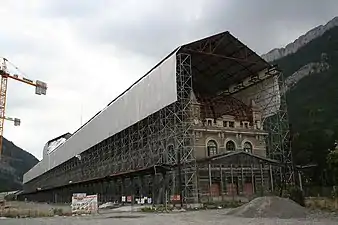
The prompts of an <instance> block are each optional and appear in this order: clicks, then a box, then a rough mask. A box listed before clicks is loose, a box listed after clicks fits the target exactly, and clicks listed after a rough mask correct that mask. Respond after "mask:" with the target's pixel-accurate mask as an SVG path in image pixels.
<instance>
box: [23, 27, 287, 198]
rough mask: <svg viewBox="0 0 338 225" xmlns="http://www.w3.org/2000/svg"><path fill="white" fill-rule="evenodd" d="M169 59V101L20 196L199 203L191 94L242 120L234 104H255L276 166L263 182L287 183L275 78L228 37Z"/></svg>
mask: <svg viewBox="0 0 338 225" xmlns="http://www.w3.org/2000/svg"><path fill="white" fill-rule="evenodd" d="M225 49H228V50H226V51H225ZM173 54H176V67H177V68H176V84H177V85H176V86H177V101H176V102H174V103H173V104H170V105H168V106H166V107H164V108H162V109H161V110H159V111H157V112H156V113H154V114H151V115H150V116H148V117H147V118H145V119H143V120H141V121H139V122H137V123H135V124H134V125H132V126H130V127H128V128H126V129H124V130H122V131H121V132H119V133H117V134H115V135H112V136H111V137H109V138H107V139H105V140H103V141H101V142H100V143H98V144H97V145H95V146H93V147H91V148H89V149H87V150H86V151H84V152H82V153H81V154H80V155H77V156H75V157H73V158H71V159H69V160H68V161H66V162H65V163H63V164H61V165H59V166H57V167H55V168H53V169H51V170H49V171H46V172H45V173H43V174H42V175H41V176H39V177H37V178H34V179H32V180H31V181H29V182H27V183H26V184H25V185H24V194H23V195H22V196H23V197H25V198H26V197H27V198H31V199H35V200H37V199H39V200H44V201H46V199H48V200H49V201H70V197H71V194H72V193H74V192H87V193H99V194H100V195H99V196H100V198H99V201H101V202H103V201H112V200H116V201H118V200H119V199H121V196H133V197H135V196H138V197H141V196H148V197H149V196H151V198H152V199H153V202H154V203H163V202H164V201H166V199H168V197H169V198H172V196H179V198H176V200H177V199H178V201H179V202H180V204H181V205H183V204H187V203H190V202H198V201H200V194H201V187H200V186H199V179H200V177H199V172H200V170H201V168H203V166H201V164H198V163H197V160H196V158H195V154H194V147H195V143H194V141H195V133H194V126H193V110H192V109H193V102H192V98H191V96H192V94H193V93H195V94H198V95H199V96H203V95H209V96H210V95H213V96H215V97H216V96H231V97H233V99H234V100H233V101H228V102H229V104H231V102H233V103H234V106H233V107H235V108H236V109H235V110H232V111H231V112H232V113H234V112H237V111H238V112H239V111H240V113H242V111H241V110H238V107H239V106H241V105H242V104H239V103H238V102H239V101H241V102H243V104H245V105H250V103H249V102H248V99H250V100H256V104H257V105H258V107H260V109H261V110H262V111H263V118H262V123H263V127H264V130H265V131H266V132H268V133H269V135H268V137H267V139H266V144H267V158H269V159H273V160H276V161H278V162H279V163H280V164H281V165H282V166H273V167H269V166H268V167H267V168H268V169H267V170H264V171H271V176H270V175H269V176H268V177H274V179H276V181H275V182H274V185H275V188H277V186H281V187H282V185H283V184H285V183H287V182H292V180H293V165H292V155H291V149H290V144H289V139H288V138H289V130H288V117H287V108H286V100H285V96H284V92H283V91H280V87H283V85H282V84H283V82H284V81H283V77H282V73H281V72H280V71H278V70H277V69H276V68H275V67H271V66H270V65H269V64H268V63H267V62H265V61H264V60H263V59H261V58H260V57H259V56H257V55H256V54H255V53H254V52H252V51H251V50H250V49H248V48H247V47H246V46H245V45H243V44H242V43H241V42H239V41H238V40H237V39H236V38H234V37H233V36H231V35H230V33H229V32H224V33H221V34H217V35H214V36H212V37H208V38H205V39H202V40H199V41H196V42H193V43H190V44H187V45H184V46H181V48H180V49H179V50H178V51H175V53H173ZM262 71H263V72H262ZM258 72H262V73H261V74H258ZM216 75H217V76H216ZM213 76H214V78H212V77H213ZM267 81H269V82H270V83H269V85H268V86H267V85H266V82H267ZM250 90H251V91H250ZM252 90H254V91H252ZM246 92H250V94H248V93H246ZM241 107H242V106H241ZM228 108H231V106H230V107H228ZM244 108H245V107H244ZM112 119H115V118H112ZM116 119H118V118H116ZM93 132H95V131H93ZM251 164H252V163H250V165H251ZM283 165H284V166H283ZM216 166H217V167H219V166H220V165H219V162H218V164H216ZM199 167H201V168H199ZM221 168H225V166H224V165H223V166H221ZM221 170H222V169H221ZM251 171H252V170H251ZM220 174H222V173H220Z"/></svg>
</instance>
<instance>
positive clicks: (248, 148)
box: [243, 142, 252, 153]
mask: <svg viewBox="0 0 338 225" xmlns="http://www.w3.org/2000/svg"><path fill="white" fill-rule="evenodd" d="M243 150H244V151H245V152H248V153H252V145H251V143H250V142H245V143H244V146H243Z"/></svg>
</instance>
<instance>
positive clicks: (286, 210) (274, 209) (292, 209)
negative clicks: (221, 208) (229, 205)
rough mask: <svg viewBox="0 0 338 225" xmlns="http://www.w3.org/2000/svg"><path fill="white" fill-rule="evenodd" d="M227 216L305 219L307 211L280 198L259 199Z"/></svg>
mask: <svg viewBox="0 0 338 225" xmlns="http://www.w3.org/2000/svg"><path fill="white" fill-rule="evenodd" d="M227 215H232V216H238V217H246V218H257V217H261V218H281V219H289V218H305V217H306V215H307V210H306V209H305V208H304V207H302V206H300V205H298V204H297V203H296V202H294V201H292V200H290V199H287V198H280V197H276V196H273V197H259V198H255V199H253V200H252V201H250V202H249V203H247V204H245V205H242V206H240V207H238V208H235V209H233V210H231V211H229V212H228V213H227Z"/></svg>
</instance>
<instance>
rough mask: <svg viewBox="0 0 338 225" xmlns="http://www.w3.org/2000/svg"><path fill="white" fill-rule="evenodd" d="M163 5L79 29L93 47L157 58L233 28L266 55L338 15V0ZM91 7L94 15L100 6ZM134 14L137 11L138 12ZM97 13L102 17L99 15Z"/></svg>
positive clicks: (234, 0) (236, 0) (222, 0)
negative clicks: (285, 39) (197, 10)
mask: <svg viewBox="0 0 338 225" xmlns="http://www.w3.org/2000/svg"><path fill="white" fill-rule="evenodd" d="M159 2H160V3H158V2H157V4H161V8H160V9H159V10H154V11H150V12H148V13H146V14H141V15H139V17H137V19H136V20H130V19H129V18H128V15H125V17H121V18H119V19H118V20H111V19H107V20H105V18H101V19H98V20H96V21H95V20H94V21H90V22H88V23H86V24H84V25H83V26H81V27H79V29H80V31H81V34H82V35H83V36H85V37H86V38H88V39H89V40H90V41H92V42H94V43H97V44H98V43H101V44H102V43H104V44H112V45H115V46H119V47H121V48H124V49H127V50H129V51H133V52H137V53H141V54H144V55H148V56H149V55H151V56H155V57H160V56H164V54H166V53H168V52H170V51H171V50H173V49H174V48H175V47H177V46H178V45H180V44H183V43H185V42H187V41H191V40H194V39H197V38H200V37H203V36H207V35H210V34H213V33H217V32H221V31H225V30H229V31H230V32H231V33H233V34H234V35H235V36H237V37H239V38H240V39H241V40H243V41H244V42H246V43H247V44H248V45H249V46H250V47H252V48H253V49H254V50H256V51H258V52H259V53H265V52H267V51H269V50H270V49H271V48H274V47H276V46H279V45H280V43H279V42H280V36H281V35H283V36H285V35H287V36H290V38H296V36H295V34H294V33H292V32H294V31H295V30H296V31H297V30H300V31H301V32H303V31H304V32H305V31H306V30H308V29H311V28H312V27H314V26H317V25H320V24H322V23H325V22H327V21H328V20H330V19H331V18H333V17H334V16H335V15H338V2H337V1H336V0H327V1H325V4H324V3H323V1H317V0H298V1H293V0H284V1H272V0H255V1H247V0H228V1H225V0H209V1H204V2H201V1H200V2H196V1H193V0H191V1H182V2H179V1H170V2H169V1H159ZM196 4H202V6H201V7H202V11H201V17H200V18H199V19H198V20H192V21H187V20H184V18H185V16H186V15H189V14H193V10H194V9H192V8H191V7H190V6H194V5H196ZM85 5H86V4H85ZM99 5H100V4H99ZM82 7H83V6H82ZM91 7H93V11H95V8H98V7H95V6H91ZM138 7H142V6H138ZM80 8H81V7H80ZM74 10H75V11H77V10H79V9H74ZM130 10H132V9H130ZM133 10H136V13H137V9H135V8H133ZM82 12H85V11H83V10H82ZM97 12H98V14H97V16H98V18H100V12H99V11H97ZM112 13H114V12H113V8H112ZM125 13H126V14H128V12H125ZM296 35H299V34H298V33H297V34H296ZM290 41H291V40H290ZM283 44H286V43H283Z"/></svg>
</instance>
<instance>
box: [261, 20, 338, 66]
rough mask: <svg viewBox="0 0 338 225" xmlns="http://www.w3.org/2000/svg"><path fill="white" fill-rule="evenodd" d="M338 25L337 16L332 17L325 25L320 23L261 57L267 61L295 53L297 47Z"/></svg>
mask: <svg viewBox="0 0 338 225" xmlns="http://www.w3.org/2000/svg"><path fill="white" fill-rule="evenodd" d="M336 26H338V17H335V18H333V19H332V20H331V21H329V22H328V23H327V24H326V25H320V26H318V27H315V28H313V29H312V30H310V31H308V32H307V33H306V34H304V35H302V36H300V37H299V38H297V39H296V40H295V41H294V42H293V43H290V44H288V45H287V46H285V48H275V49H273V50H271V51H270V52H268V53H266V54H264V55H262V58H263V59H265V60H266V61H268V62H272V61H275V60H277V59H280V58H282V57H284V56H287V55H289V54H292V53H295V52H296V51H297V50H298V49H300V48H301V47H303V46H304V45H306V44H307V43H309V42H310V41H312V40H314V39H316V38H318V37H319V36H322V35H323V34H324V33H325V32H326V31H328V30H330V29H332V28H333V27H336Z"/></svg>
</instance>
